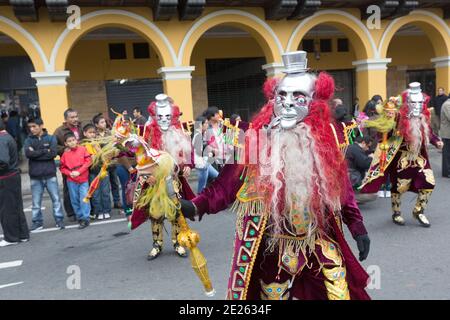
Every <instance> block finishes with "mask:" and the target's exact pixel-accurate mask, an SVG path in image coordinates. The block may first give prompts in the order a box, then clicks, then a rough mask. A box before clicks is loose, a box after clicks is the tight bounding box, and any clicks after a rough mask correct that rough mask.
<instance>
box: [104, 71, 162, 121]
mask: <svg viewBox="0 0 450 320" xmlns="http://www.w3.org/2000/svg"><path fill="white" fill-rule="evenodd" d="M105 86H106V98H107V102H108V109H110V108H113V109H114V110H115V111H117V112H122V110H127V111H128V114H130V115H132V113H133V108H135V107H139V108H141V109H142V114H143V115H144V116H145V117H147V116H148V113H147V107H148V105H149V104H150V102H151V101H153V100H154V99H155V96H156V95H157V94H159V93H163V92H164V89H163V82H162V80H161V79H140V80H129V81H127V82H125V83H124V84H120V83H119V81H117V80H111V81H106V83H105ZM109 113H110V117H111V118H112V119H114V118H115V116H114V115H113V114H112V112H111V110H109Z"/></svg>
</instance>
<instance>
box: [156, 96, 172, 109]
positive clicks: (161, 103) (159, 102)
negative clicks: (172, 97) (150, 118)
mask: <svg viewBox="0 0 450 320" xmlns="http://www.w3.org/2000/svg"><path fill="white" fill-rule="evenodd" d="M155 99H156V107H157V108H164V107H167V106H170V101H169V97H168V96H167V95H166V94H164V93H160V94H158V95H157V96H156V97H155Z"/></svg>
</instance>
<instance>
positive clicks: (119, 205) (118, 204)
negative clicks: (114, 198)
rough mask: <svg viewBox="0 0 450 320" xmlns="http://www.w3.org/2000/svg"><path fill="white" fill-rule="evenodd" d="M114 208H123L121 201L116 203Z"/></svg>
mask: <svg viewBox="0 0 450 320" xmlns="http://www.w3.org/2000/svg"><path fill="white" fill-rule="evenodd" d="M114 209H122V205H121V204H120V203H118V202H117V203H114Z"/></svg>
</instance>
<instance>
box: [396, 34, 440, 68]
mask: <svg viewBox="0 0 450 320" xmlns="http://www.w3.org/2000/svg"><path fill="white" fill-rule="evenodd" d="M387 57H388V58H392V62H391V63H390V65H392V66H398V65H423V64H429V65H430V67H432V64H431V62H430V59H432V58H434V57H436V55H435V53H434V49H433V45H432V44H431V41H430V40H429V38H428V37H426V36H396V37H394V38H393V39H392V42H391V44H390V46H389V49H388V52H387Z"/></svg>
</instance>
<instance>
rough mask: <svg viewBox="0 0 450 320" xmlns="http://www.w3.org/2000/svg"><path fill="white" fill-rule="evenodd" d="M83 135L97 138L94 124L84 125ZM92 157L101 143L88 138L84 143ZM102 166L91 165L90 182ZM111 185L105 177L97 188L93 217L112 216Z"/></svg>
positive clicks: (92, 202) (93, 202)
mask: <svg viewBox="0 0 450 320" xmlns="http://www.w3.org/2000/svg"><path fill="white" fill-rule="evenodd" d="M83 135H84V136H85V137H86V139H95V138H96V136H97V132H96V130H95V126H94V125H93V124H90V123H89V124H87V125H85V126H84V127H83ZM83 145H84V146H85V147H86V149H87V151H88V152H89V154H90V155H91V157H93V156H95V155H96V154H97V153H98V152H99V150H100V148H101V147H100V145H99V144H98V143H95V142H93V141H92V140H87V141H85V142H84V143H83ZM100 169H101V168H100V167H98V166H97V167H92V166H91V167H90V168H89V183H91V182H92V180H94V179H95V178H96V177H97V175H98V174H99V173H100ZM110 193H111V186H110V184H109V177H105V178H104V179H101V180H100V183H99V186H98V188H97V190H95V192H94V194H93V195H92V198H91V204H92V207H93V210H92V212H91V218H96V219H98V220H103V219H109V218H111V196H110Z"/></svg>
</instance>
